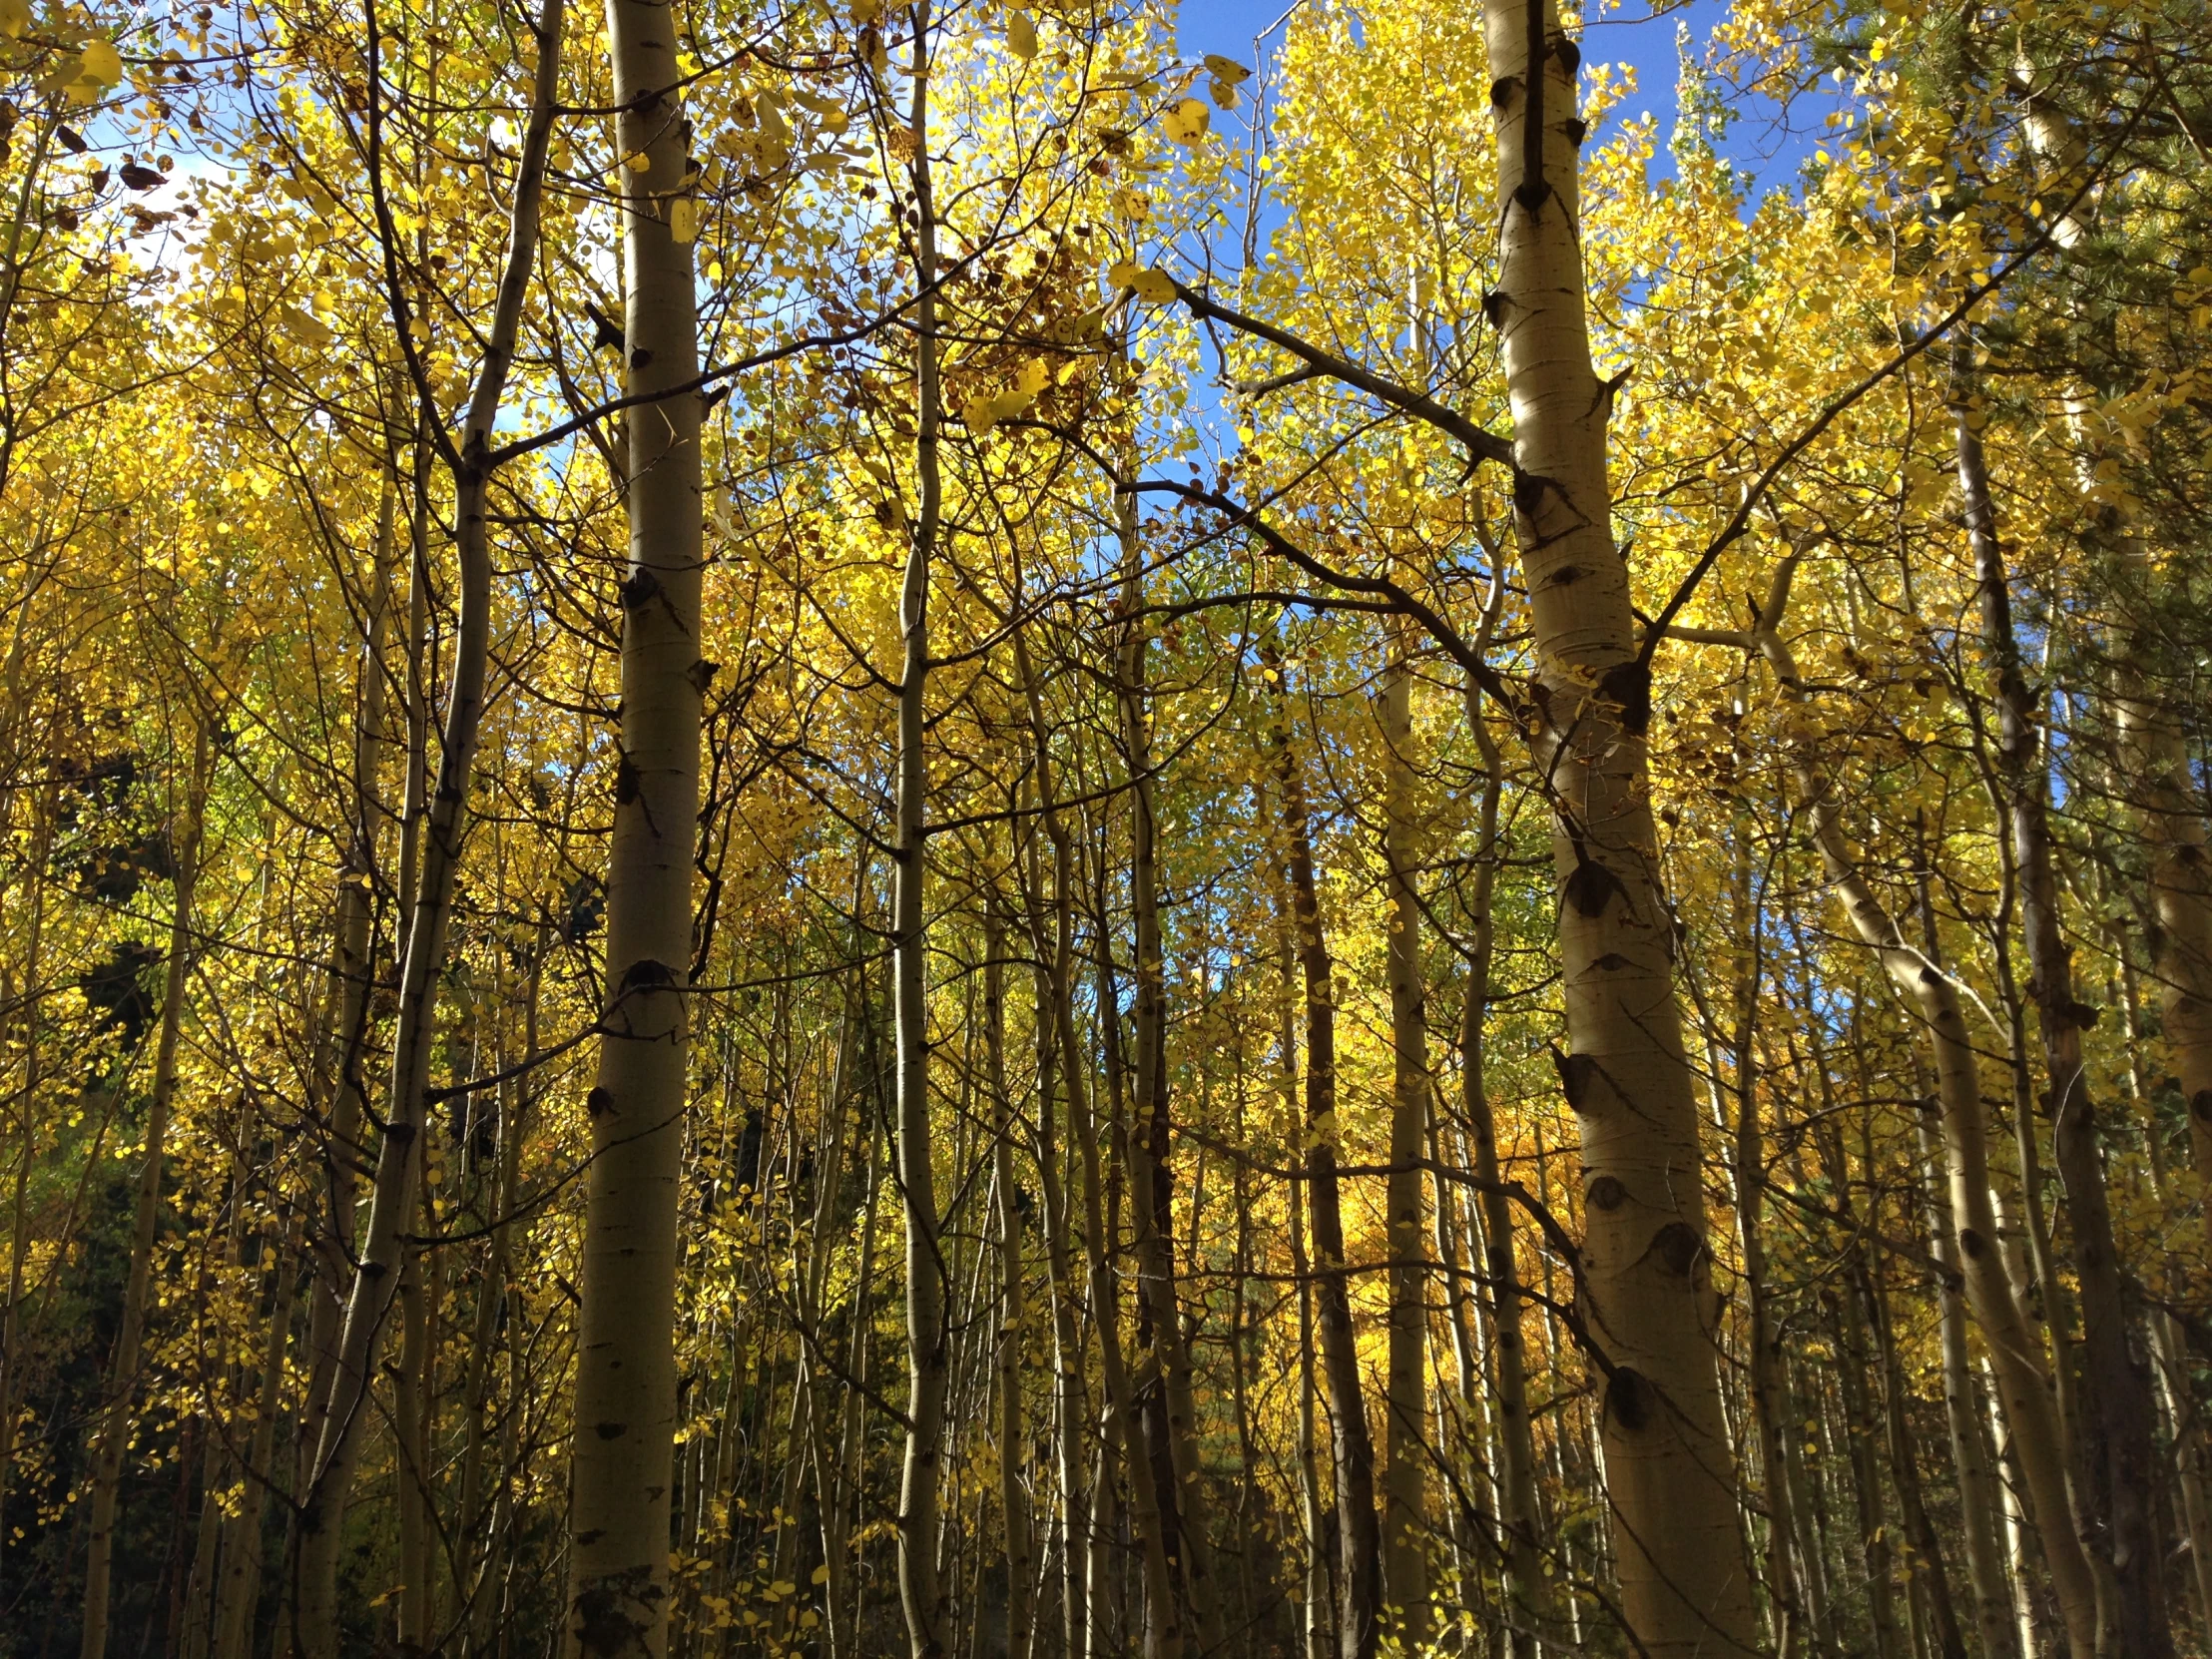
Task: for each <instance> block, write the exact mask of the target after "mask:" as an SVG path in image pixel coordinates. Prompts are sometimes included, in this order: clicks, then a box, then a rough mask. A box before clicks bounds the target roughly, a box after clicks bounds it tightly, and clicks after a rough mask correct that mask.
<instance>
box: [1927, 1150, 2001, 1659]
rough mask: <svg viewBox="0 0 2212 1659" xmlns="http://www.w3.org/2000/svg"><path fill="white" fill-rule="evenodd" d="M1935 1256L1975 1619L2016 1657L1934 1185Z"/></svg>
mask: <svg viewBox="0 0 2212 1659" xmlns="http://www.w3.org/2000/svg"><path fill="white" fill-rule="evenodd" d="M1915 1129H1916V1131H1917V1133H1918V1136H1919V1146H1920V1155H1921V1163H1922V1165H1923V1166H1924V1167H1925V1168H1928V1169H1930V1170H1933V1169H1934V1168H1935V1167H1936V1145H1935V1137H1934V1135H1933V1134H1932V1133H1931V1131H1930V1129H1929V1125H1928V1122H1927V1119H1926V1118H1925V1117H1923V1118H1921V1119H1919V1120H1917V1121H1916V1124H1915ZM1928 1211H1929V1229H1928V1233H1929V1254H1930V1255H1931V1256H1933V1257H1934V1258H1935V1262H1936V1321H1937V1333H1938V1340H1939V1341H1940V1343H1941V1345H1942V1356H1943V1409H1944V1413H1945V1417H1946V1420H1947V1421H1948V1423H1949V1427H1950V1457H1951V1467H1952V1468H1953V1469H1954V1470H1956V1472H1957V1478H1958V1518H1959V1523H1960V1525H1961V1526H1962V1527H1963V1528H1964V1530H1965V1538H1964V1540H1963V1542H1964V1546H1965V1556H1966V1580H1967V1582H1968V1584H1970V1585H1971V1586H1972V1588H1973V1623H1974V1630H1975V1635H1976V1640H1977V1644H1978V1646H1979V1650H1980V1652H1981V1653H1982V1654H1983V1655H1984V1656H1985V1659H2014V1655H2015V1653H2016V1643H2017V1632H2016V1631H2015V1630H2014V1628H2013V1624H2012V1594H2011V1587H2010V1585H2009V1584H2007V1583H2006V1581H2005V1567H2004V1544H2003V1540H2002V1538H2001V1537H2000V1536H1999V1534H1998V1527H1999V1524H2000V1521H1999V1516H1998V1513H1997V1479H1996V1474H1995V1471H1994V1470H1992V1469H1991V1468H1990V1466H1989V1456H1988V1448H1987V1446H1986V1444H1985V1443H1984V1441H1983V1439H1982V1433H1981V1422H1980V1412H1979V1410H1978V1409H1977V1408H1976V1405H1975V1402H1974V1389H1973V1373H1972V1370H1971V1363H1970V1361H1969V1360H1968V1358H1967V1353H1966V1302H1965V1294H1964V1288H1963V1280H1962V1279H1961V1277H1960V1274H1959V1271H1958V1251H1957V1246H1956V1239H1957V1233H1956V1230H1955V1229H1954V1228H1953V1227H1952V1226H1951V1221H1950V1196H1949V1194H1948V1193H1947V1192H1945V1191H1944V1190H1943V1188H1942V1187H1941V1186H1940V1185H1939V1184H1936V1183H1931V1190H1930V1192H1929V1194H1928Z"/></svg>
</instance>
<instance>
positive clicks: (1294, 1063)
mask: <svg viewBox="0 0 2212 1659" xmlns="http://www.w3.org/2000/svg"><path fill="white" fill-rule="evenodd" d="M1284 896H1285V898H1286V900H1287V899H1288V898H1289V895H1288V893H1286V894H1285V895H1284ZM1291 908H1292V906H1290V905H1289V904H1288V903H1287V904H1286V906H1285V913H1284V916H1283V919H1284V922H1285V923H1286V925H1285V926H1284V928H1283V934H1284V937H1283V945H1284V953H1283V985H1282V1010H1281V1013H1282V1022H1283V1026H1282V1031H1281V1033H1280V1035H1279V1036H1278V1038H1277V1043H1278V1046H1279V1048H1280V1050H1281V1054H1282V1066H1281V1072H1282V1088H1283V1115H1284V1119H1285V1121H1286V1122H1291V1123H1295V1122H1297V1121H1298V1119H1299V1116H1300V1113H1299V1107H1298V1036H1297V1021H1296V1011H1297V1004H1298V1002H1299V1000H1300V998H1299V995H1298V990H1297V983H1296V979H1295V975H1296V973H1297V968H1296V965H1295V963H1294V961H1293V958H1294V957H1295V956H1297V955H1298V949H1297V939H1296V926H1297V921H1296V917H1295V915H1293V914H1291V913H1290V910H1291ZM1299 1187H1300V1181H1299V1178H1298V1176H1297V1175H1295V1174H1294V1175H1293V1176H1292V1177H1291V1180H1290V1192H1289V1194H1288V1197H1287V1202H1286V1208H1287V1209H1288V1210H1289V1211H1290V1235H1291V1239H1290V1243H1291V1276H1292V1278H1293V1279H1295V1280H1296V1281H1297V1283H1298V1378H1297V1385H1298V1515H1299V1530H1300V1532H1301V1533H1302V1534H1303V1535H1304V1540H1305V1545H1306V1559H1305V1563H1304V1565H1305V1573H1304V1580H1303V1582H1304V1590H1305V1599H1304V1602H1303V1604H1302V1606H1301V1610H1300V1628H1299V1638H1300V1641H1299V1653H1300V1655H1301V1659H1326V1656H1327V1654H1328V1651H1329V1647H1330V1642H1329V1632H1330V1629H1331V1618H1330V1601H1331V1592H1330V1571H1329V1549H1328V1542H1327V1538H1326V1536H1325V1533H1326V1526H1325V1524H1324V1522H1323V1520H1322V1501H1321V1471H1320V1467H1319V1459H1318V1456H1317V1447H1316V1444H1315V1438H1316V1436H1315V1428H1316V1426H1317V1424H1316V1421H1315V1411H1314V1398H1315V1388H1314V1280H1313V1274H1312V1272H1311V1269H1310V1266H1309V1264H1308V1262H1307V1259H1306V1202H1305V1195H1304V1194H1302V1193H1301V1192H1300V1191H1299Z"/></svg>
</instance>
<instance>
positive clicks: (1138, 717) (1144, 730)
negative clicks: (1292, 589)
mask: <svg viewBox="0 0 2212 1659" xmlns="http://www.w3.org/2000/svg"><path fill="white" fill-rule="evenodd" d="M1118 532H1119V539H1120V543H1121V555H1122V605H1123V609H1124V611H1125V613H1126V614H1128V615H1130V616H1131V617H1135V616H1136V615H1137V613H1138V612H1139V611H1140V610H1141V609H1142V604H1143V598H1144V594H1143V582H1142V571H1141V565H1140V561H1141V556H1142V555H1141V550H1140V548H1139V545H1138V539H1137V498H1136V495H1135V494H1134V492H1131V491H1125V492H1124V493H1123V494H1122V496H1121V499H1120V503H1119V522H1118ZM1149 645H1150V640H1149V638H1148V636H1147V634H1146V631H1145V629H1144V626H1143V625H1142V624H1141V623H1139V622H1135V621H1132V622H1131V623H1130V624H1129V625H1128V626H1127V628H1126V631H1125V633H1124V636H1123V639H1122V644H1121V651H1120V659H1121V660H1120V664H1119V668H1120V676H1119V692H1120V697H1119V706H1120V715H1121V731H1122V743H1123V746H1124V749H1125V750H1126V752H1127V758H1128V767H1129V780H1130V796H1131V799H1132V804H1133V805H1132V812H1131V816H1130V868H1129V889H1130V908H1131V911H1132V920H1133V923H1134V927H1133V931H1134V933H1135V944H1136V957H1137V959H1136V964H1135V979H1136V987H1135V988H1136V998H1135V1007H1134V1009H1133V1018H1132V1020H1131V1026H1132V1031H1133V1035H1134V1037H1135V1049H1136V1052H1135V1055H1134V1063H1133V1065H1132V1067H1131V1071H1132V1075H1133V1080H1134V1085H1135V1086H1134V1089H1133V1093H1134V1096H1135V1099H1134V1102H1133V1106H1134V1111H1135V1124H1134V1126H1133V1128H1132V1129H1131V1131H1130V1133H1129V1134H1128V1136H1127V1137H1126V1138H1125V1140H1124V1141H1123V1146H1124V1149H1125V1151H1126V1152H1127V1154H1128V1159H1129V1185H1130V1192H1131V1200H1132V1202H1131V1207H1130V1211H1131V1218H1132V1220H1133V1222H1134V1227H1133V1232H1134V1235H1135V1244H1136V1252H1137V1275H1138V1279H1137V1282H1138V1289H1139V1294H1140V1295H1141V1296H1142V1297H1143V1299H1144V1307H1145V1310H1146V1312H1147V1314H1148V1315H1149V1317H1150V1327H1151V1333H1152V1341H1153V1345H1154V1352H1153V1354H1152V1356H1151V1358H1150V1361H1149V1362H1148V1364H1147V1365H1146V1367H1145V1368H1144V1369H1145V1370H1146V1371H1148V1372H1150V1373H1152V1374H1153V1375H1154V1376H1155V1377H1156V1378H1157V1385H1158V1390H1159V1392H1158V1396H1157V1397H1158V1401H1159V1404H1160V1406H1161V1407H1162V1409H1161V1412H1160V1423H1161V1427H1162V1429H1163V1430H1164V1434H1165V1438H1166V1442H1167V1445H1166V1450H1167V1454H1168V1466H1169V1468H1170V1469H1171V1470H1172V1471H1173V1475H1174V1482H1175V1484H1174V1487H1173V1495H1172V1500H1171V1499H1170V1497H1169V1496H1168V1495H1167V1494H1163V1495H1162V1499H1161V1508H1162V1519H1163V1521H1164V1522H1165V1521H1168V1520H1169V1517H1170V1516H1171V1515H1172V1517H1173V1520H1172V1524H1171V1526H1170V1532H1169V1538H1170V1543H1171V1554H1172V1556H1173V1563H1172V1564H1173V1565H1175V1566H1176V1568H1177V1569H1178V1571H1179V1572H1180V1574H1181V1577H1182V1581H1183V1587H1184V1594H1185V1596H1186V1597H1187V1599H1188V1601H1189V1604H1190V1607H1191V1610H1192V1612H1193V1614H1194V1615H1195V1622H1196V1624H1197V1627H1198V1639H1199V1642H1200V1645H1201V1648H1202V1650H1203V1651H1205V1652H1207V1653H1215V1652H1219V1651H1220V1650H1221V1647H1222V1642H1223V1618H1222V1606H1221V1591H1220V1586H1219V1585H1218V1584H1216V1583H1215V1581H1214V1572H1213V1561H1212V1548H1211V1544H1210V1540H1209V1526H1208V1520H1207V1503H1206V1489H1205V1470H1204V1468H1203V1466H1202V1463H1201V1459H1200V1445H1199V1424H1198V1396H1197V1388H1196V1386H1195V1383H1194V1381H1193V1379H1192V1375H1191V1355H1190V1344H1189V1341H1188V1339H1187V1338H1186V1336H1185V1333H1184V1329H1183V1311H1182V1302H1181V1299H1180V1298H1179V1297H1178V1296H1177V1294H1176V1271H1175V1182H1174V1172H1173V1164H1172V1161H1171V1154H1172V1150H1173V1149H1172V1143H1171V1140H1170V1123H1171V1116H1170V1101H1169V1095H1168V1053H1167V1027H1168V1003H1167V970H1166V962H1165V960H1164V957H1163V950H1164V947H1163V945H1162V942H1161V926H1160V859H1159V817H1158V811H1157V805H1156V791H1155V787H1154V778H1153V761H1152V739H1151V722H1152V710H1151V705H1150V695H1151V694H1150V691H1149V688H1148V686H1147V684H1146V677H1147V666H1146V659H1147V655H1148V647H1149Z"/></svg>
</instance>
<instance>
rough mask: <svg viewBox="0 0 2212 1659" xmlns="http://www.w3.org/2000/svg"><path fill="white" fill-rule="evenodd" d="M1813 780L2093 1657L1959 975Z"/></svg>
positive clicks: (2066, 1596)
mask: <svg viewBox="0 0 2212 1659" xmlns="http://www.w3.org/2000/svg"><path fill="white" fill-rule="evenodd" d="M1792 678H1793V679H1794V674H1793V676H1792ZM1805 785H1806V790H1807V793H1808V795H1810V796H1811V797H1812V801H1811V809H1810V810H1811V816H1812V822H1813V835H1814V840H1815V842H1816V844H1817V845H1818V846H1819V848H1820V850H1821V854H1822V857H1823V860H1824V861H1825V862H1826V864H1827V867H1828V873H1829V879H1830V882H1831V883H1832V884H1833V885H1834V887H1835V888H1836V891H1837V893H1838V895H1839V896H1840V897H1841V898H1842V899H1843V901H1844V906H1845V909H1846V910H1847V911H1848V913H1849V914H1850V916H1851V919H1852V924H1853V926H1854V927H1856V928H1857V930H1858V932H1859V935H1860V937H1861V938H1863V939H1864V940H1865V941H1866V942H1867V943H1868V944H1869V945H1870V946H1872V947H1873V948H1874V950H1875V951H1876V953H1877V954H1878V956H1879V957H1880V958H1881V961H1882V965H1883V967H1884V969H1885V970H1886V971H1887V972H1888V973H1889V975H1890V977H1891V978H1892V979H1893V980H1894V981H1895V982H1896V984H1897V986H1898V989H1899V990H1900V992H1901V993H1903V994H1904V995H1905V997H1906V998H1907V999H1908V1001H1909V1002H1910V1004H1911V1005H1912V1006H1913V1007H1914V1009H1915V1010H1916V1011H1917V1013H1918V1014H1919V1017H1920V1019H1921V1021H1922V1022H1923V1025H1924V1027H1925V1028H1926V1030H1927V1032H1928V1034H1929V1041H1930V1042H1931V1044H1932V1045H1933V1046H1934V1048H1935V1052H1936V1080H1937V1099H1938V1101H1939V1103H1940V1106H1941V1113H1942V1126H1943V1151H1944V1157H1945V1160H1946V1162H1947V1163H1948V1166H1949V1172H1950V1197H1951V1215H1952V1223H1953V1226H1954V1227H1955V1228H1956V1230H1957V1234H1956V1237H1957V1245H1958V1255H1959V1261H1960V1263H1961V1264H1962V1267H1963V1271H1964V1274H1965V1281H1966V1298H1967V1302H1968V1304H1969V1305H1970V1306H1971V1307H1972V1309H1973V1311H1974V1316H1975V1318H1976V1319H1977V1320H1979V1322H1980V1324H1981V1329H1982V1333H1983V1336H1984V1338H1985V1339H1986V1341H1987V1342H1988V1345H1989V1351H1990V1356H1991V1359H1992V1361H1993V1363H1994V1365H1995V1366H1996V1368H1997V1373H1998V1376H1999V1377H2000V1378H2001V1380H2002V1383H2003V1388H2002V1398H2003V1403H2004V1412H2005V1420H2006V1422H2007V1423H2009V1424H2010V1425H2011V1429H2012V1437H2013V1442H2014V1444H2015V1446H2016V1447H2017V1448H2018V1452H2019V1458H2020V1466H2021V1469H2022V1471H2023V1473H2024V1474H2025V1476H2026V1479H2027V1484H2028V1489H2029V1496H2030V1502H2031V1504H2032V1506H2033V1509H2034V1514H2035V1522H2036V1526H2037V1529H2038V1530H2039V1531H2040V1532H2041V1534H2042V1538H2043V1551H2044V1555H2045V1557H2046V1558H2047V1559H2048V1561H2049V1563H2050V1569H2051V1577H2052V1580H2053V1582H2054V1583H2055V1584H2056V1586H2057V1588H2058V1595H2059V1604H2060V1606H2061V1608H2062V1609H2063V1610H2064V1613H2065V1617H2066V1625H2067V1631H2068V1634H2069V1637H2070V1639H2071V1641H2072V1644H2073V1651H2074V1659H2093V1656H2094V1654H2095V1653H2096V1629H2097V1616H2096V1591H2095V1586H2094V1584H2093V1583H2092V1582H2091V1578H2090V1572H2089V1564H2088V1561H2087V1559H2086V1557H2085V1556H2084V1555H2083V1554H2082V1551H2081V1546H2080V1544H2079V1542H2078V1541H2077V1539H2076V1538H2075V1535H2074V1529H2073V1515H2072V1511H2071V1508H2070V1505H2069V1501H2068V1496H2067V1489H2066V1467H2065V1452H2064V1442H2063V1439H2062V1437H2061V1435H2060V1433H2059V1428H2058V1415H2057V1411H2056V1409H2055V1408H2054V1406H2053V1405H2052V1403H2051V1396H2050V1390H2049V1383H2048V1380H2047V1378H2046V1376H2045V1374H2044V1371H2043V1357H2042V1345H2041V1344H2040V1343H2039V1342H2037V1341H2036V1339H2035V1336H2034V1334H2033V1332H2032V1331H2031V1330H2030V1329H2029V1327H2028V1323H2027V1321H2026V1319H2025V1318H2024V1317H2023V1316H2022V1315H2021V1313H2020V1307H2019V1302H2018V1300H2017V1298H2016V1297H2015V1295H2014V1293H2013V1288H2012V1280H2011V1276H2010V1274H2009V1273H2008V1272H2007V1271H2006V1268H2005V1263H2004V1257H2003V1254H2002V1252H2001V1251H2000V1250H1999V1249H1998V1247H1997V1242H1996V1241H1997V1223H1996V1213H1995V1209H1994V1207H1993V1205H1992V1204H1991V1202H1990V1197H1989V1154H1988V1146H1987V1142H1986V1139H1985V1135H1984V1131H1983V1127H1982V1108H1981V1080H1980V1066H1979V1062H1978V1061H1977V1059H1976V1057H1975V1054H1974V1049H1973V1044H1972V1040H1971V1038H1970V1036H1969V1035H1968V1033H1967V1031H1966V1022H1965V1015H1964V1012H1963V1007H1962V1002H1961V999H1960V997H1959V994H1958V987H1957V984H1956V983H1955V981H1953V980H1952V979H1951V978H1950V976H1949V975H1948V974H1946V973H1944V972H1943V971H1942V969H1941V968H1940V967H1939V966H1938V965H1936V963H1934V962H1932V961H1930V960H1929V958H1928V957H1927V955H1926V954H1925V953H1923V952H1922V951H1919V950H1916V949H1914V948H1913V947H1912V946H1911V945H1910V944H1908V943H1906V941H1905V938H1904V935H1903V934H1902V933H1900V932H1899V931H1898V926H1897V923H1896V922H1895V921H1894V920H1892V919H1891V917H1890V914H1889V912H1888V910H1886V909H1885V908H1884V907H1883V904H1882V901H1881V899H1880V898H1878V897H1877V896H1876V895H1875V892H1874V889H1873V888H1872V887H1871V886H1870V885H1868V883H1867V880H1866V878H1865V877H1864V876H1863V875H1861V874H1860V873H1859V868H1858V864H1857V861H1856V860H1855V859H1854V858H1853V856H1852V854H1851V851H1850V849H1849V847H1848V845H1847V844H1846V842H1845V840H1844V836H1843V827H1842V823H1841V817H1840V815H1839V813H1838V811H1837V808H1836V804H1835V800H1834V796H1833V793H1832V792H1831V791H1830V789H1829V788H1828V786H1827V784H1826V782H1825V781H1824V780H1821V779H1818V778H1817V777H1807V778H1806V780H1805Z"/></svg>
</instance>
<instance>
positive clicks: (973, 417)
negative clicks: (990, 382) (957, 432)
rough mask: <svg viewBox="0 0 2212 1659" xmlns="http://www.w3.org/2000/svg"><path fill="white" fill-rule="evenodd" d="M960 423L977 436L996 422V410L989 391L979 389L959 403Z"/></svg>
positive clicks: (970, 433)
mask: <svg viewBox="0 0 2212 1659" xmlns="http://www.w3.org/2000/svg"><path fill="white" fill-rule="evenodd" d="M960 424H961V425H963V426H965V427H966V428H967V429H968V433H969V435H970V436H972V437H978V438H979V437H981V436H982V435H983V434H984V433H986V432H988V431H989V430H990V429H991V428H992V427H993V426H996V425H997V424H998V410H997V408H996V407H995V406H994V403H993V400H992V398H991V395H990V393H989V392H980V391H979V392H977V393H976V394H975V395H974V396H973V397H971V398H969V399H968V400H967V401H966V402H965V403H962V404H961V405H960Z"/></svg>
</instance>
